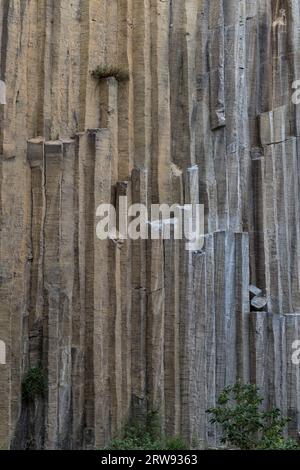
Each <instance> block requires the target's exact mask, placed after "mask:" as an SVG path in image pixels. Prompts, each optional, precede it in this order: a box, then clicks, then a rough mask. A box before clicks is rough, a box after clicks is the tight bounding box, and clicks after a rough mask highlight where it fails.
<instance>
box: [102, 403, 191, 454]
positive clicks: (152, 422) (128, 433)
mask: <svg viewBox="0 0 300 470" xmlns="http://www.w3.org/2000/svg"><path fill="white" fill-rule="evenodd" d="M108 449H109V450H187V449H189V446H188V444H187V443H186V442H185V441H184V440H183V439H182V438H181V437H179V436H178V437H172V438H166V437H164V436H163V435H162V433H161V418H160V415H159V413H158V411H155V410H154V411H150V412H149V413H148V415H147V419H146V424H145V425H140V424H137V423H134V424H129V425H127V426H125V428H124V431H123V433H122V435H121V437H117V438H115V439H113V440H112V441H111V443H110V445H109V446H108Z"/></svg>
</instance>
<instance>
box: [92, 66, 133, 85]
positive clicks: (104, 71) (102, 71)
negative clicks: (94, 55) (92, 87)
mask: <svg viewBox="0 0 300 470" xmlns="http://www.w3.org/2000/svg"><path fill="white" fill-rule="evenodd" d="M92 77H93V78H96V79H97V80H104V79H106V78H110V77H114V78H115V79H116V80H118V82H123V81H126V80H128V79H129V73H128V71H126V70H123V69H121V68H119V67H114V66H112V65H99V66H98V67H97V68H96V69H95V70H93V72H92Z"/></svg>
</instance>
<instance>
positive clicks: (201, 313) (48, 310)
mask: <svg viewBox="0 0 300 470" xmlns="http://www.w3.org/2000/svg"><path fill="white" fill-rule="evenodd" d="M0 19H1V21H0V43H1V56H0V70H1V76H0V80H2V81H3V82H5V85H6V104H0V128H1V133H0V154H1V155H0V214H1V217H0V224H1V231H0V247H1V248H0V347H1V361H0V447H4V448H8V447H10V448H17V449H28V448H29V449H40V448H43V449H69V448H70V449H80V448H83V449H94V448H102V447H103V446H105V445H107V443H108V442H109V440H110V439H111V438H112V437H113V436H115V435H116V434H117V433H118V432H119V431H120V429H122V426H123V425H124V423H126V422H127V420H128V419H129V418H130V417H135V418H138V419H141V420H143V419H145V416H146V413H147V410H150V409H152V408H158V409H159V410H160V413H161V416H162V426H163V429H164V430H165V431H166V433H167V434H168V435H178V434H181V435H183V436H184V437H185V438H186V439H188V440H189V441H190V442H192V443H193V445H195V446H196V447H198V448H201V449H204V448H215V447H216V446H218V445H219V435H218V432H217V430H216V429H215V427H214V425H212V424H211V423H210V422H209V418H208V416H207V414H206V410H207V409H208V408H209V407H211V406H213V405H214V404H215V401H216V397H217V396H218V394H219V393H220V391H221V390H222V389H223V388H224V386H225V385H226V384H232V383H234V382H236V381H237V380H238V379H240V380H242V381H244V382H250V381H251V382H253V383H256V384H257V385H258V386H259V387H260V388H261V391H262V392H263V395H264V406H265V407H268V406H277V407H279V408H280V409H281V410H282V411H283V412H284V414H286V415H288V416H289V417H290V418H291V422H290V424H289V432H290V435H291V436H293V437H297V436H298V432H299V431H300V368H299V366H297V365H296V364H293V362H292V353H293V351H294V350H293V343H294V341H295V340H297V339H300V337H299V335H300V212H299V208H300V199H299V198H300V196H299V163H300V148H299V142H300V141H299V127H300V115H299V109H300V108H299V105H295V104H293V102H292V93H293V92H294V91H295V90H293V82H294V81H295V80H298V79H300V47H299V46H300V3H299V1H298V0H276V1H274V0H168V1H162V0H72V1H70V0H57V1H56V0H55V1H54V0H31V1H27V0H2V1H1V2H0ZM101 64H106V65H109V66H112V67H115V68H119V69H120V70H126V71H128V75H129V77H128V80H123V81H118V80H117V79H116V78H115V77H109V78H107V79H103V80H96V79H95V78H93V77H92V71H93V70H95V69H96V68H97V66H99V65H101ZM2 102H3V101H1V103H2ZM120 196H127V198H128V203H129V204H130V203H143V204H145V205H146V206H147V207H148V208H149V207H150V205H151V204H157V203H167V204H178V205H181V206H182V205H183V204H185V203H186V204H191V203H201V204H204V206H205V243H204V246H203V249H202V250H201V251H188V250H186V246H185V242H184V241H181V240H174V239H172V237H171V239H170V240H162V239H158V240H130V239H126V240H118V239H114V238H113V237H112V238H111V239H107V240H102V241H101V240H99V238H98V237H97V234H96V225H97V221H98V218H97V207H98V206H99V205H100V204H101V203H111V204H113V205H114V206H115V207H116V208H118V204H119V197H120ZM173 230H174V228H173V227H171V231H173ZM249 286H252V291H253V287H254V286H257V287H258V288H259V289H261V293H262V295H263V296H264V297H265V298H266V299H267V305H266V307H265V308H264V311H252V307H251V303H250V300H251V297H252V296H253V295H255V294H253V292H252V291H251V288H250V290H249ZM254 290H255V289H254ZM258 294H259V295H258V297H259V296H260V291H258ZM252 304H254V305H255V302H252ZM3 356H5V357H3ZM3 359H5V360H3ZM33 367H40V368H41V369H42V370H43V371H44V373H45V375H46V379H47V380H46V385H45V390H44V394H43V396H37V397H36V398H35V400H34V401H33V402H28V401H26V400H24V399H23V398H22V381H23V379H24V377H25V376H26V372H27V371H28V370H30V369H31V368H33Z"/></svg>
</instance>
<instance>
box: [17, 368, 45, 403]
mask: <svg viewBox="0 0 300 470" xmlns="http://www.w3.org/2000/svg"><path fill="white" fill-rule="evenodd" d="M45 387H46V380H45V375H44V371H43V369H42V367H41V366H37V367H31V368H30V369H28V371H27V372H26V374H25V376H24V378H23V381H22V398H23V400H25V401H26V402H32V401H34V399H35V398H37V397H42V396H43V395H44V393H45Z"/></svg>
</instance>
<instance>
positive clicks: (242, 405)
mask: <svg viewBox="0 0 300 470" xmlns="http://www.w3.org/2000/svg"><path fill="white" fill-rule="evenodd" d="M262 402H263V398H262V397H261V396H260V395H259V389H258V388H257V387H255V386H254V385H251V384H247V385H242V384H241V383H237V384H235V385H233V386H229V387H226V388H225V389H224V390H223V392H222V393H221V394H220V396H219V399H218V402H217V407H216V408H211V409H209V410H207V412H208V413H209V414H211V415H212V418H211V422H212V423H216V424H218V425H219V426H220V427H221V430H222V439H221V442H222V443H223V444H226V445H229V446H232V447H234V448H239V449H242V450H262V449H264V450H268V449H270V450H275V449H278V450H279V449H281V450H287V449H289V450H291V449H292V450H296V449H299V446H298V444H297V442H296V441H294V440H293V439H285V438H284V436H283V432H284V429H285V428H286V426H287V424H288V422H289V419H286V418H283V417H282V414H281V412H280V410H278V409H272V410H270V411H266V412H265V411H261V405H262Z"/></svg>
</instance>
